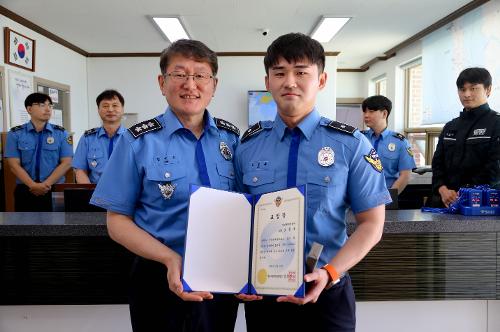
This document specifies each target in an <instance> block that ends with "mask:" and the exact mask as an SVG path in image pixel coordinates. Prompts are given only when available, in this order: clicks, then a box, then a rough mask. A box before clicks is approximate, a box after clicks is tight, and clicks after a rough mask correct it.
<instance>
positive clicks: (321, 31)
mask: <svg viewBox="0 0 500 332" xmlns="http://www.w3.org/2000/svg"><path fill="white" fill-rule="evenodd" d="M350 19H351V18H350V17H328V16H323V17H321V19H320V20H319V22H318V24H317V25H316V27H315V28H314V30H313V32H312V33H311V38H313V39H316V40H317V41H319V42H320V43H328V42H329V41H330V40H332V38H333V37H334V36H335V35H336V34H337V33H338V32H339V31H340V29H342V27H343V26H344V25H345V24H346V23H347V22H349V20H350Z"/></svg>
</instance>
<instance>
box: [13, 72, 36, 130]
mask: <svg viewBox="0 0 500 332" xmlns="http://www.w3.org/2000/svg"><path fill="white" fill-rule="evenodd" d="M32 92H33V77H30V76H25V75H23V74H21V73H18V72H16V71H12V70H9V100H10V125H11V126H17V125H21V124H23V123H25V122H28V121H29V120H30V116H29V114H28V112H26V107H24V100H25V99H26V97H27V96H28V95H29V94H30V93H32Z"/></svg>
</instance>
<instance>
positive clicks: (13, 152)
mask: <svg viewBox="0 0 500 332" xmlns="http://www.w3.org/2000/svg"><path fill="white" fill-rule="evenodd" d="M40 135H41V138H40V137H39V136H40ZM68 137H69V134H68V132H67V131H66V130H64V129H63V128H62V127H59V126H54V125H52V124H50V123H47V125H46V126H45V128H44V129H43V130H42V131H40V132H38V133H37V131H36V130H35V127H34V126H33V123H31V121H30V122H27V123H25V124H23V125H21V126H18V127H15V128H13V129H11V130H10V131H9V133H8V134H7V146H6V152H5V157H6V158H18V159H19V160H20V161H21V167H22V168H23V169H24V170H25V171H26V172H27V173H28V174H29V176H30V177H31V179H33V180H37V179H36V175H37V172H36V166H37V160H36V159H37V157H36V155H37V153H36V151H37V149H38V148H41V150H40V160H39V179H38V180H39V181H40V182H43V181H45V179H47V178H48V177H49V176H50V174H52V172H53V171H54V169H55V168H56V167H57V166H58V165H59V164H60V163H61V158H64V157H72V156H73V146H72V145H71V144H70V142H71V139H68ZM38 142H41V147H39V146H38ZM16 182H17V183H22V182H21V181H20V180H19V179H17V180H16ZM61 182H64V176H63V177H61V178H60V179H59V180H58V181H57V183H61Z"/></svg>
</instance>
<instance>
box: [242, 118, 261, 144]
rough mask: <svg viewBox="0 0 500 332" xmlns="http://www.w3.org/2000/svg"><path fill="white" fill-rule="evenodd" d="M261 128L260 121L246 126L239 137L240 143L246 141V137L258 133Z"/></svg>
mask: <svg viewBox="0 0 500 332" xmlns="http://www.w3.org/2000/svg"><path fill="white" fill-rule="evenodd" d="M263 129H264V128H263V127H262V124H261V123H260V121H259V122H257V123H256V124H254V125H253V126H251V127H250V128H248V129H247V130H246V131H245V132H244V133H243V136H242V137H241V143H243V142H244V141H246V140H247V139H248V138H250V137H252V136H253V135H255V134H258V133H260V132H261V131H262V130H263Z"/></svg>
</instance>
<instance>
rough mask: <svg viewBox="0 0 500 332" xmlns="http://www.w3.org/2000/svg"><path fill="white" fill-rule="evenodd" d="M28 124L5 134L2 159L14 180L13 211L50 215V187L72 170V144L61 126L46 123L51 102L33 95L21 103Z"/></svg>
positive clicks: (49, 114) (36, 94) (40, 95)
mask: <svg viewBox="0 0 500 332" xmlns="http://www.w3.org/2000/svg"><path fill="white" fill-rule="evenodd" d="M24 106H25V107H26V111H27V112H28V114H29V115H30V118H31V120H30V121H29V122H27V123H25V124H23V125H20V126H16V127H13V128H12V129H11V130H10V131H9V133H8V134H7V146H6V152H5V157H6V158H7V163H8V165H9V166H10V168H11V170H12V172H13V173H14V175H15V176H16V178H17V181H16V182H17V185H16V189H15V192H14V199H15V210H16V211H45V212H48V211H52V192H51V187H52V185H53V184H55V183H61V182H64V174H65V173H66V172H67V171H68V170H69V169H70V167H71V159H72V157H73V146H72V145H73V141H72V137H71V136H69V134H68V132H67V131H66V130H65V129H64V128H63V127H61V126H58V125H54V124H51V123H49V119H50V117H51V115H52V108H53V106H52V99H51V98H50V97H49V96H48V95H46V94H43V93H38V92H36V93H32V94H30V95H29V96H28V97H26V100H25V101H24Z"/></svg>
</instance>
